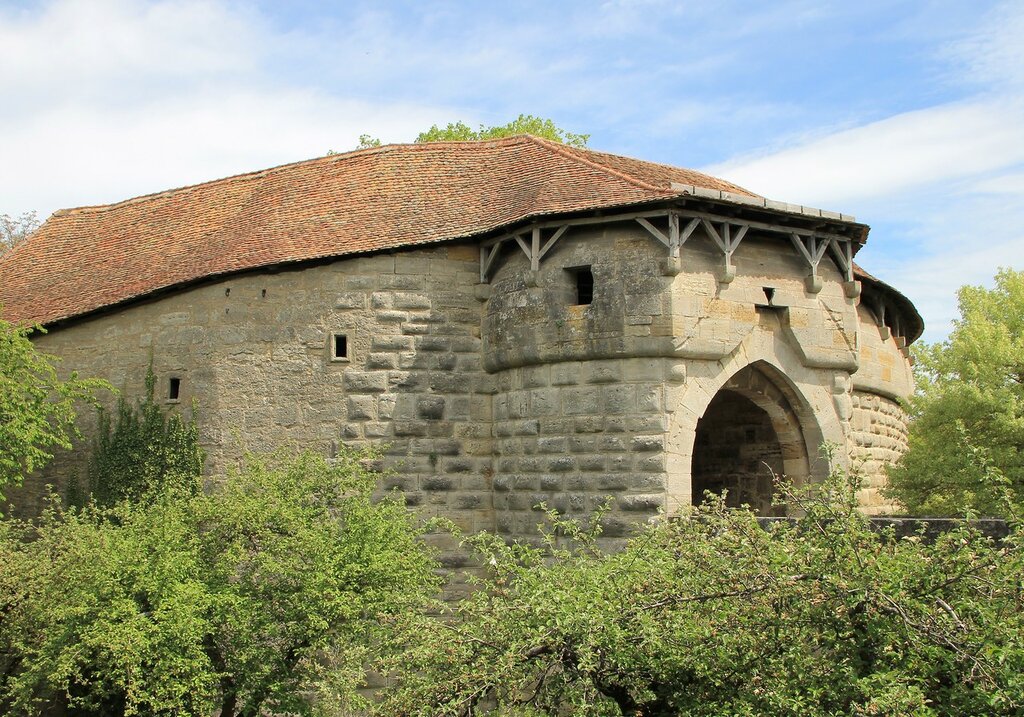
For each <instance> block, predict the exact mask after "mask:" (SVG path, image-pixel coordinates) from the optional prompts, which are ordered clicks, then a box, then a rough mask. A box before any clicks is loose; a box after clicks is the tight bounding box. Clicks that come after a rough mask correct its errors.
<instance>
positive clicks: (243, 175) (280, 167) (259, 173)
mask: <svg viewBox="0 0 1024 717" xmlns="http://www.w3.org/2000/svg"><path fill="white" fill-rule="evenodd" d="M404 146H406V145H401V144H386V145H384V146H382V147H363V148H359V149H352V150H349V151H348V152H338V153H336V154H325V155H324V156H322V157H310V158H309V159H300V160H298V161H295V162H286V163H285V164H275V165H274V166H273V167H264V168H263V169H255V170H252V171H251V172H240V173H238V174H229V175H227V176H226V177H218V178H216V179H208V180H206V181H205V182H196V183H194V184H183V185H181V186H180V187H172V188H170V189H161V190H160V191H158V192H148V193H146V194H140V195H138V196H136V197H129V198H128V199H122V200H120V201H117V202H110V203H108V204H86V205H84V206H81V207H67V208H64V209H58V210H56V211H55V212H54V213H53V215H52V216H66V215H69V214H78V213H83V214H85V213H91V212H103V211H107V210H109V209H117V208H119V207H124V206H128V205H131V204H135V203H137V202H142V201H146V200H150V199H157V198H159V197H170V196H173V195H175V194H180V193H184V192H190V191H192V190H195V189H202V188H204V187H210V186H213V185H216V184H222V183H228V182H236V181H237V182H241V181H251V180H254V179H263V178H264V177H266V176H267V175H269V174H276V173H277V172H281V171H284V170H286V169H291V168H292V167H298V166H301V165H307V164H314V163H318V162H323V163H327V162H331V161H337V160H338V159H339V158H348V157H351V156H353V155H356V154H360V155H362V154H376V153H378V152H385V151H390V150H392V149H395V148H398V147H404Z"/></svg>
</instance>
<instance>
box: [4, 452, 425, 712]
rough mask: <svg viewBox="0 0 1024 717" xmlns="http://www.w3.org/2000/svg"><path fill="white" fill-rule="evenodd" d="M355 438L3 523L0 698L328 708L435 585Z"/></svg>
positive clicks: (171, 706)
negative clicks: (198, 484) (339, 445)
mask: <svg viewBox="0 0 1024 717" xmlns="http://www.w3.org/2000/svg"><path fill="white" fill-rule="evenodd" d="M364 457H365V456H363V455H362V454H359V453H343V454H342V455H341V456H340V457H339V458H338V459H337V461H335V462H334V463H333V464H330V465H329V464H328V463H327V462H326V461H325V460H323V459H322V458H318V457H316V456H312V455H309V454H303V455H299V456H293V457H286V456H276V457H270V458H257V457H250V458H249V459H248V461H247V462H246V466H245V467H244V468H243V469H242V470H240V471H237V472H234V473H232V474H230V475H229V476H228V477H227V478H226V479H225V480H224V482H222V483H220V484H218V485H217V487H216V488H215V489H214V490H212V492H209V493H202V492H199V493H196V492H193V491H191V490H188V489H187V488H182V487H181V486H173V485H172V486H167V487H165V488H164V489H163V490H161V491H158V492H151V493H149V494H148V496H147V500H144V501H129V500H124V501H120V502H117V503H115V504H114V505H113V506H112V507H109V508H102V507H98V506H97V505H95V504H90V505H87V506H86V507H84V508H82V509H74V508H72V509H67V510H64V509H61V508H60V507H59V505H58V504H56V503H55V504H54V505H53V507H51V508H50V509H49V510H48V511H46V512H45V513H44V515H43V516H42V517H41V519H40V520H39V521H37V522H35V523H29V522H24V521H16V520H6V521H4V522H3V523H0V565H3V566H4V569H3V570H2V571H0V669H2V675H3V677H2V682H0V711H2V712H4V713H5V714H8V713H9V714H35V713H37V711H38V710H39V708H40V707H41V705H45V704H50V703H54V702H57V703H63V704H64V705H65V706H66V707H67V708H68V711H69V714H73V715H74V714H78V715H87V714H88V715H118V714H124V715H131V714H134V715H179V714H188V715H211V714H214V713H215V712H216V711H217V710H220V714H221V715H223V716H224V717H232V716H234V715H257V714H266V713H267V712H275V713H287V714H314V713H327V714H336V713H337V710H338V709H339V708H340V707H342V706H351V705H352V704H355V703H357V702H358V700H357V698H356V694H355V688H356V687H357V685H359V684H360V682H361V680H362V677H363V668H364V665H365V664H367V663H368V662H369V661H372V660H373V659H374V657H375V656H376V654H377V651H378V650H379V648H380V646H381V645H382V644H383V643H382V642H381V640H380V634H379V633H380V628H379V626H380V623H381V621H382V620H383V619H384V618H385V617H386V616H393V615H395V614H401V613H404V612H406V611H415V610H417V609H419V607H420V606H421V605H422V604H423V603H424V600H425V596H426V594H428V593H432V592H433V591H434V589H435V587H436V586H435V578H434V577H433V572H432V571H433V569H434V567H435V565H434V563H433V562H432V560H431V559H430V557H429V555H428V553H427V551H426V550H425V548H424V546H423V544H422V542H421V541H420V540H419V535H420V529H419V528H418V527H417V524H416V521H415V520H414V518H413V517H412V515H411V514H410V513H409V512H408V511H407V510H406V509H405V507H404V506H403V505H402V504H401V503H400V502H397V501H394V500H384V501H379V502H375V501H373V500H371V494H372V492H373V489H374V485H375V481H376V476H375V475H374V474H371V473H368V472H367V471H366V470H364V469H363V468H362V464H361V461H362V460H363V459H364Z"/></svg>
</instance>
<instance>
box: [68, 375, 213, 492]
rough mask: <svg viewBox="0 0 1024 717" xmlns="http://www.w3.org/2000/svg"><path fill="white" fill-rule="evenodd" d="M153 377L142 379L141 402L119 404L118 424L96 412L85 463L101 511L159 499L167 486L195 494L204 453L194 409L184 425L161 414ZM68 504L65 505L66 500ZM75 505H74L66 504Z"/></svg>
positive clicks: (175, 418)
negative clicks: (124, 502) (121, 502)
mask: <svg viewBox="0 0 1024 717" xmlns="http://www.w3.org/2000/svg"><path fill="white" fill-rule="evenodd" d="M155 393H156V376H155V375H154V374H153V370H152V367H150V369H149V370H148V371H147V373H146V398H145V399H144V400H143V401H142V402H141V403H139V404H138V405H136V406H132V405H131V404H129V403H128V402H127V401H126V400H125V399H124V398H123V397H122V398H120V399H119V400H118V404H117V420H116V422H113V423H112V422H111V417H110V415H109V414H108V413H107V412H106V411H105V410H103V409H102V408H101V409H99V430H98V431H97V435H96V439H95V441H94V443H93V451H92V455H91V456H90V462H89V493H90V495H91V498H92V499H93V500H94V501H96V502H98V503H100V504H101V505H111V504H113V503H116V502H117V501H119V500H123V499H126V498H128V499H138V498H140V497H141V496H142V495H143V494H145V493H160V492H161V491H163V490H164V488H165V487H166V486H167V485H177V486H181V487H184V488H186V489H188V490H191V491H193V492H195V491H198V490H199V488H200V482H201V478H202V473H203V462H204V461H205V459H206V455H205V452H204V451H203V449H202V448H201V447H200V445H199V431H198V429H197V427H196V421H195V415H196V406H193V407H192V416H191V418H190V419H189V420H188V421H186V420H184V419H183V418H182V417H181V416H180V415H178V414H177V413H171V414H165V413H164V411H163V409H162V408H161V407H160V406H159V405H158V404H157V402H156V400H155ZM69 501H70V499H69ZM70 502H79V501H70Z"/></svg>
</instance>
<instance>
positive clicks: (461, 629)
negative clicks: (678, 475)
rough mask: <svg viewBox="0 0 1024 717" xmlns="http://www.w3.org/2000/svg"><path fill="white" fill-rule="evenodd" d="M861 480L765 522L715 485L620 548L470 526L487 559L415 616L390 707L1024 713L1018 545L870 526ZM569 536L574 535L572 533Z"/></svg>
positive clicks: (563, 534)
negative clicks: (472, 578)
mask: <svg viewBox="0 0 1024 717" xmlns="http://www.w3.org/2000/svg"><path fill="white" fill-rule="evenodd" d="M856 489H857V485H856V482H855V481H847V480H845V479H843V478H842V477H838V478H833V479H831V481H830V482H829V483H828V484H827V485H825V486H821V487H820V490H819V491H818V492H817V493H816V494H815V495H807V494H800V493H795V492H793V491H787V493H786V495H785V496H784V498H785V500H786V502H787V503H788V505H789V508H790V512H791V513H796V514H801V515H802V516H803V517H801V518H799V519H798V520H796V521H794V522H792V523H789V522H781V523H776V524H774V525H772V526H771V527H770V528H768V529H765V528H762V527H761V526H760V525H759V524H758V522H757V519H756V518H755V516H754V515H753V514H751V513H750V512H747V511H744V510H731V509H727V508H725V507H724V505H723V504H722V503H721V502H720V501H719V502H716V503H712V504H711V505H707V506H703V507H700V508H697V509H695V511H694V513H693V514H692V515H690V516H688V517H685V518H681V519H678V520H671V521H667V520H666V521H662V522H659V523H658V524H656V525H652V526H650V527H648V528H647V529H646V530H644V531H643V532H642V533H641V534H640V535H638V536H637V537H635V538H634V539H633V540H631V541H630V543H629V545H628V547H627V548H626V549H625V550H624V551H622V552H620V553H615V554H605V553H603V552H601V551H600V550H599V549H598V548H597V543H596V542H595V534H594V533H593V532H586V531H583V530H581V529H580V528H579V527H578V526H577V525H576V524H574V523H571V522H566V521H564V520H560V519H558V518H557V516H551V517H552V518H553V519H554V525H555V527H554V529H553V530H551V531H549V532H546V533H545V534H544V535H545V539H546V546H545V547H542V548H537V547H530V546H527V545H522V544H517V545H511V546H509V545H506V544H505V543H504V542H503V541H502V540H501V539H500V538H497V537H495V536H489V535H478V536H473V537H470V538H467V541H466V542H467V545H468V546H470V547H472V548H473V549H474V550H475V552H476V554H477V556H478V557H479V559H480V560H481V562H482V563H483V564H484V565H487V566H489V568H490V569H489V571H488V574H487V577H486V578H485V579H483V580H482V582H481V585H480V590H479V591H478V592H477V593H476V594H475V595H473V596H472V597H471V598H469V599H468V600H466V601H465V602H463V603H461V604H459V605H456V606H454V607H453V608H452V609H451V611H450V613H449V614H445V615H443V616H442V617H441V618H434V617H431V616H427V615H414V614H407V615H404V616H401V618H402V619H401V620H400V623H399V625H398V626H396V627H397V629H398V632H396V635H397V636H398V638H397V639H399V640H400V641H401V642H402V643H403V644H405V645H408V646H409V647H408V649H407V651H406V652H405V653H404V654H402V655H401V656H400V657H399V658H398V659H397V660H396V661H395V662H394V663H393V665H394V668H395V670H396V671H398V672H399V673H400V674H401V677H402V680H401V682H400V684H399V686H398V688H397V689H396V690H394V691H393V692H391V693H390V694H389V695H388V696H387V698H386V700H385V702H384V703H383V705H382V706H381V709H380V711H379V713H380V714H382V715H410V716H411V715H423V716H426V715H467V716H468V715H472V714H478V710H481V709H482V708H483V707H488V706H489V707H493V708H497V713H498V714H504V715H521V716H525V715H552V716H555V715H630V716H636V715H707V716H708V717H711V716H712V715H715V716H717V715H776V714H793V715H796V714H799V715H911V714H913V715H950V716H952V715H968V714H970V715H980V714H985V715H1019V714H1021V713H1022V712H1024V602H1022V600H1024V594H1022V588H1024V586H1022V580H1024V560H1022V547H1024V545H1022V538H1024V536H1022V534H1021V531H1020V530H1019V529H1017V530H1015V531H1014V532H1013V534H1012V536H1011V537H1010V538H1009V539H1008V540H1006V541H1005V542H1004V543H996V542H993V541H991V540H989V539H987V538H985V537H984V536H982V535H980V534H978V533H976V532H975V531H974V530H972V529H971V528H970V527H969V526H967V525H965V526H963V527H961V528H959V529H956V530H952V531H950V532H948V533H945V534H943V535H942V536H940V537H939V538H938V539H937V540H935V541H934V542H933V543H929V542H926V541H924V540H923V539H921V538H920V537H915V538H911V539H896V538H895V537H893V536H892V535H891V534H884V533H882V534H880V533H877V532H874V531H873V530H872V529H871V527H870V523H869V521H868V520H867V519H866V518H865V517H863V516H862V515H861V514H860V513H859V512H858V511H857V509H856ZM566 546H571V547H566Z"/></svg>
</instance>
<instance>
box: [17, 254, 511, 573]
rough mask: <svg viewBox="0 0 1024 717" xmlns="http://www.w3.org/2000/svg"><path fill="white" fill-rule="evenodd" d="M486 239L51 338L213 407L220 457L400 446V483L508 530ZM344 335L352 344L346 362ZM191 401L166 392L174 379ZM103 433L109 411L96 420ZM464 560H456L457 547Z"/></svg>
mask: <svg viewBox="0 0 1024 717" xmlns="http://www.w3.org/2000/svg"><path fill="white" fill-rule="evenodd" d="M478 272H479V268H478V253H477V250H476V248H475V247H470V246H457V245H455V246H445V247H438V248H434V249H428V250H422V251H409V252H403V253H401V254H396V255H377V256H371V257H365V258H357V259H350V260H347V261H340V262H336V263H332V264H326V265H320V266H312V267H307V268H297V269H293V270H288V271H280V272H277V273H270V272H265V273H259V274H248V275H243V276H238V277H232V278H230V279H225V280H223V281H215V282H211V283H209V284H207V285H205V286H201V287H197V288H192V289H189V290H186V291H182V292H178V293H173V294H170V295H168V296H164V297H161V298H158V299H155V300H152V301H148V302H146V303H142V304H138V305H134V306H130V307H127V308H124V309H122V310H120V311H116V312H111V313H108V314H106V315H104V316H100V317H97V318H94V319H91V320H88V321H83V322H80V323H76V324H74V325H72V326H68V327H65V328H60V329H58V330H55V331H52V332H50V333H48V334H46V335H44V336H41V337H39V338H38V339H37V344H38V345H39V347H40V349H42V350H43V351H46V352H49V353H52V354H56V355H58V356H60V357H62V359H63V364H62V368H63V370H65V371H67V370H71V369H74V370H77V371H79V372H80V373H82V374H84V375H89V376H98V377H101V378H105V379H107V380H109V381H110V382H111V383H112V384H113V385H114V386H115V387H117V388H118V389H119V390H120V391H121V392H122V394H123V395H125V396H126V397H129V398H131V399H133V400H134V399H135V398H137V397H138V396H140V394H141V393H142V390H143V385H144V377H145V373H146V369H147V366H148V365H149V363H150V361H152V365H153V369H154V371H155V373H156V377H157V389H156V391H157V395H158V398H160V400H162V401H164V402H165V403H167V405H168V406H169V407H171V408H175V409H181V410H185V411H188V410H190V409H189V407H190V405H191V403H192V401H193V400H194V401H195V402H196V404H197V406H198V411H199V420H198V424H199V427H200V434H201V436H200V438H201V442H202V445H203V447H204V448H205V449H206V451H207V453H208V469H209V471H210V472H211V473H213V474H217V473H221V472H223V471H224V470H226V469H227V468H228V467H229V466H230V465H231V464H233V463H234V462H236V461H237V460H238V459H239V457H240V456H241V455H242V454H243V452H244V451H246V450H267V449H269V448H271V447H274V446H279V445H282V444H293V445H296V446H301V447H308V448H312V449H314V450H318V451H322V452H325V453H328V454H330V453H332V452H334V451H337V450H338V447H339V446H340V445H342V444H346V443H350V444H364V443H366V444H380V445H386V446H387V448H386V451H387V453H386V457H385V460H384V461H383V467H386V468H387V469H388V470H389V471H390V473H391V474H390V475H389V476H388V477H387V478H386V479H385V481H384V486H383V488H384V489H390V488H399V489H401V490H403V491H404V492H405V494H406V498H407V500H408V501H409V503H410V504H411V505H414V506H417V507H418V508H419V509H420V510H422V511H424V512H426V513H428V514H440V515H445V516H448V517H449V518H452V519H453V520H455V521H456V522H457V523H458V524H459V525H460V526H461V527H463V528H465V529H466V530H473V531H475V530H485V529H487V530H489V529H492V528H493V511H492V506H491V494H492V491H491V461H492V458H491V454H492V444H491V434H490V418H491V397H492V394H493V393H494V391H495V386H496V381H495V377H494V376H491V375H488V374H487V373H485V372H484V371H483V369H482V366H481V348H480V312H481V304H480V302H479V301H478V300H477V299H476V298H475V297H474V293H473V292H474V284H475V283H476V281H477V278H478ZM335 334H343V335H345V336H346V339H347V342H346V343H347V346H346V349H347V353H348V356H347V358H345V359H344V360H332V358H333V357H332V355H331V353H330V352H331V351H332V350H333V345H332V338H333V336H334V335H335ZM171 378H177V379H179V381H180V398H179V400H178V401H177V402H170V401H167V400H166V396H167V394H166V393H165V392H166V391H167V386H168V382H169V380H170V379H171ZM83 423H84V429H85V432H86V434H87V435H90V434H91V433H92V432H93V431H94V423H95V421H94V418H93V417H92V416H91V415H89V412H87V413H86V415H85V416H84V421H83ZM84 458H85V452H84V451H81V450H79V451H75V452H73V453H71V454H63V455H61V456H60V457H59V458H58V460H57V461H56V462H55V463H54V465H52V466H51V467H50V468H49V469H48V470H47V472H46V477H44V478H43V479H41V480H38V481H32V483H31V485H30V486H29V487H28V489H27V490H26V491H24V492H22V494H21V495H20V496H19V497H17V498H16V500H17V501H18V503H19V504H21V505H22V506H24V507H26V508H28V509H33V508H35V507H38V500H39V496H40V493H41V486H42V484H43V482H44V480H46V478H57V477H61V476H68V475H74V474H77V475H78V476H80V477H84V475H85V470H86V468H85V461H84ZM453 559H454V558H453Z"/></svg>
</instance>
